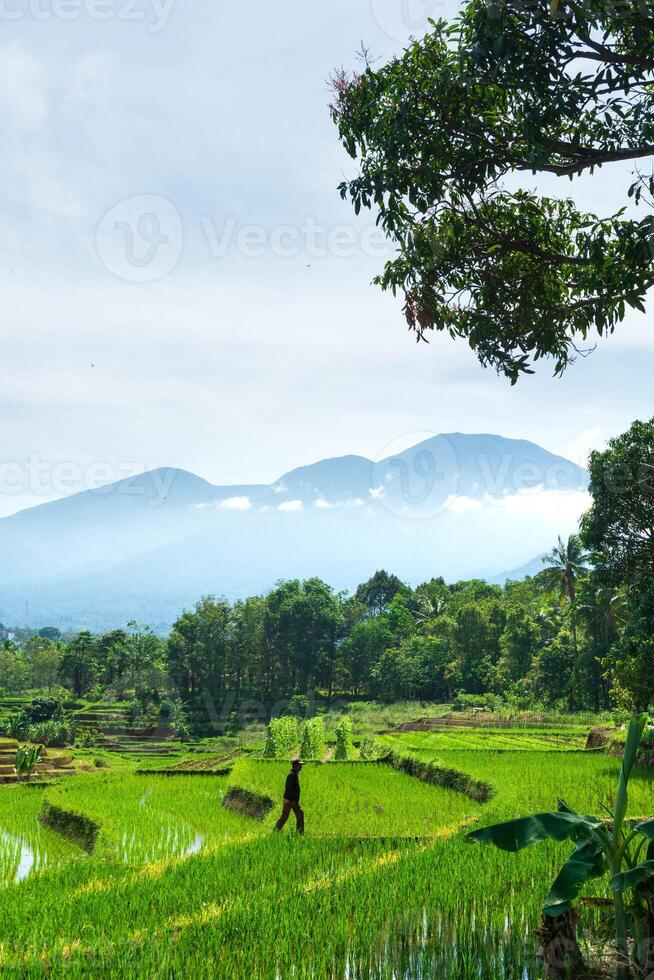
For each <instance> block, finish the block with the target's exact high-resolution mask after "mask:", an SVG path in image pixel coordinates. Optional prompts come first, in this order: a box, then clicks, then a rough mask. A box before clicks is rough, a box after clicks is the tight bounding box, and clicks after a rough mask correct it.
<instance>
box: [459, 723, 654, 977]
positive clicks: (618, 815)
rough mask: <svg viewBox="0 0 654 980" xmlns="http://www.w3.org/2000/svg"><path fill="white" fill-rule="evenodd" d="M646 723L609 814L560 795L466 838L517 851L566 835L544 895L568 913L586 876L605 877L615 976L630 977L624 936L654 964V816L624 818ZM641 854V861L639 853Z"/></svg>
mask: <svg viewBox="0 0 654 980" xmlns="http://www.w3.org/2000/svg"><path fill="white" fill-rule="evenodd" d="M646 726H647V714H641V715H636V716H635V717H634V718H632V719H631V722H630V724H629V730H628V732H627V740H626V743H625V748H624V754H623V758H622V765H621V767H620V778H619V781H618V789H617V794H616V798H615V805H614V810H613V813H612V814H611V815H610V818H609V819H600V818H598V817H593V816H584V815H582V814H580V813H576V812H575V811H574V810H571V809H570V807H569V806H567V805H566V804H565V803H564V802H563V801H562V800H559V804H558V809H557V810H556V811H553V812H549V813H537V814H534V815H533V816H530V817H522V818H521V819H519V820H510V821H508V822H507V823H501V824H496V825H494V826H492V827H484V828H482V829H481V830H476V831H474V833H471V834H468V840H469V841H471V842H477V843H481V844H494V845H495V847H499V848H500V849H501V850H503V851H521V850H522V849H523V848H525V847H529V846H530V845H532V844H538V843H540V842H541V841H544V840H555V841H564V840H571V841H572V842H573V843H574V844H575V849H574V851H573V852H572V854H571V855H570V857H569V858H568V860H567V861H566V862H565V864H564V865H563V867H562V868H561V870H560V872H559V874H558V875H557V877H556V880H555V881H554V884H553V885H552V887H551V889H550V891H549V894H548V895H547V897H546V899H545V903H544V906H543V912H544V914H545V915H546V916H550V917H551V918H558V917H559V916H562V915H563V914H564V913H566V912H567V911H568V910H569V909H570V908H571V905H572V902H573V901H574V900H575V899H576V898H577V896H578V895H579V893H580V892H581V890H582V888H583V887H584V885H585V884H586V882H588V881H590V880H591V879H592V878H601V877H604V876H610V888H611V890H612V892H613V910H614V915H615V933H616V949H617V961H616V964H617V965H616V980H628V978H629V977H630V976H631V968H630V963H631V962H632V961H631V960H630V950H629V940H630V934H631V938H633V940H634V958H635V961H636V964H637V966H638V968H639V970H643V969H650V970H654V962H652V961H653V958H654V819H651V820H644V821H634V820H628V819H627V806H628V801H629V796H628V787H629V779H630V776H631V773H632V770H633V767H634V764H635V762H636V756H637V754H638V748H639V746H640V743H641V740H642V737H643V733H644V731H645V728H646ZM643 858H644V860H643Z"/></svg>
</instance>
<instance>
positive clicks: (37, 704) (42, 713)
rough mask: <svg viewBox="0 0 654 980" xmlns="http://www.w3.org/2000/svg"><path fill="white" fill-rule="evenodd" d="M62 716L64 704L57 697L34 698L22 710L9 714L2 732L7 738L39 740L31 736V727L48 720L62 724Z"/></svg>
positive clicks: (63, 716)
mask: <svg viewBox="0 0 654 980" xmlns="http://www.w3.org/2000/svg"><path fill="white" fill-rule="evenodd" d="M64 718H65V715H64V706H63V704H62V702H61V701H60V700H59V698H34V700H33V701H32V702H31V703H30V704H28V705H26V706H25V707H24V708H23V710H22V711H19V712H17V713H16V714H14V715H10V716H9V718H8V719H7V721H6V723H5V725H4V733H5V735H7V737H8V738H15V739H17V740H20V739H29V740H30V741H41V740H40V739H33V738H32V736H31V734H30V732H31V729H32V728H33V727H34V726H35V725H41V724H46V723H49V722H54V723H56V724H63V722H64Z"/></svg>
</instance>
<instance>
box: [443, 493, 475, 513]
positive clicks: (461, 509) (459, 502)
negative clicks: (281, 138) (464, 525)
mask: <svg viewBox="0 0 654 980" xmlns="http://www.w3.org/2000/svg"><path fill="white" fill-rule="evenodd" d="M483 506H484V504H483V502H482V501H481V500H475V499H474V497H464V496H457V495H456V494H453V493H451V494H450V496H449V497H448V498H447V500H446V501H445V503H444V504H443V508H444V509H445V510H449V511H450V513H452V514H467V513H468V512H469V511H471V510H481V509H482V508H483Z"/></svg>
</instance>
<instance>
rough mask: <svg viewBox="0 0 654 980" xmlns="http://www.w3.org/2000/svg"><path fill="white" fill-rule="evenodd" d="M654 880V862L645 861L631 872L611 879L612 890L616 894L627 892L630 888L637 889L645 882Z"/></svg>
mask: <svg viewBox="0 0 654 980" xmlns="http://www.w3.org/2000/svg"><path fill="white" fill-rule="evenodd" d="M650 878H654V861H644V862H643V864H639V865H638V866H637V867H635V868H632V869H631V871H623V872H621V873H620V874H618V875H614V876H613V877H612V878H611V888H612V889H613V891H614V892H625V891H628V889H630V888H635V887H636V885H640V884H641V883H642V882H643V881H648V880H649V879H650Z"/></svg>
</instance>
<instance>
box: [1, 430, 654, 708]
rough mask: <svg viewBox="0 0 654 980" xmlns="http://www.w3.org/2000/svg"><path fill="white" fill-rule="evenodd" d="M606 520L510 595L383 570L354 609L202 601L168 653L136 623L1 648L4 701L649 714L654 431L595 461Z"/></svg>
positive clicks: (282, 589)
mask: <svg viewBox="0 0 654 980" xmlns="http://www.w3.org/2000/svg"><path fill="white" fill-rule="evenodd" d="M590 491H591V494H592V497H593V506H592V507H591V509H590V511H589V512H588V514H586V515H585V517H584V518H583V521H582V526H581V533H580V535H573V536H571V537H570V538H569V539H568V540H566V541H562V540H559V542H558V544H557V545H556V547H555V548H554V549H553V551H552V553H551V554H550V555H548V556H546V558H545V559H544V561H543V570H542V571H541V572H540V573H539V574H537V575H535V576H534V577H532V578H527V579H525V580H524V581H521V582H508V583H507V584H506V585H504V586H499V585H491V584H489V583H487V582H484V581H480V580H472V581H464V582H457V583H454V584H448V583H446V582H445V581H444V579H442V578H438V577H437V578H433V579H431V580H430V581H428V582H425V583H423V584H421V585H419V586H418V587H416V588H411V587H410V586H409V585H407V584H406V583H404V582H402V581H401V580H400V579H399V578H397V577H396V576H395V575H393V574H392V573H389V572H386V571H378V572H377V573H376V574H375V575H373V576H372V578H370V579H369V580H368V581H367V582H364V583H362V584H361V585H360V586H359V587H358V588H357V589H356V591H355V592H354V594H352V595H350V594H347V593H344V592H336V591H334V590H333V589H332V588H331V587H330V586H329V585H328V584H327V583H325V582H324V581H322V580H321V579H319V578H309V579H306V580H304V581H300V580H299V579H296V580H291V581H284V582H280V583H278V584H277V585H276V587H275V588H274V589H272V591H271V592H270V593H268V594H267V595H265V596H253V597H250V598H247V599H244V600H242V601H239V602H236V603H233V604H232V603H229V602H228V601H227V600H225V599H221V598H215V597H205V598H203V599H201V600H200V601H199V602H198V603H197V605H196V606H195V608H194V609H192V610H188V611H186V612H183V613H182V614H181V615H180V617H179V618H178V620H177V622H176V623H175V624H174V626H173V629H172V631H171V633H170V635H169V636H168V637H167V638H162V637H159V636H156V635H155V634H154V633H153V632H152V631H151V630H149V629H147V628H143V627H139V626H138V625H137V624H135V623H130V624H129V625H128V627H127V628H126V629H116V630H112V631H111V632H108V633H105V634H103V635H101V636H96V635H93V634H91V633H90V632H81V633H78V634H77V635H75V636H73V637H71V638H70V639H68V640H63V639H61V638H59V637H57V636H56V635H55V634H56V631H52V630H43V631H41V633H40V634H37V635H34V636H30V637H29V638H27V639H25V640H23V641H22V642H20V643H16V642H12V641H6V642H4V644H3V645H2V648H0V688H1V689H3V691H4V692H5V693H7V692H21V691H27V690H47V691H51V690H53V689H55V688H56V687H58V686H62V687H63V688H65V690H66V691H67V692H68V693H69V694H70V695H72V696H74V697H81V696H93V697H96V696H97V697H101V696H103V695H104V694H106V693H107V692H110V693H112V694H115V696H117V697H118V696H121V695H122V694H125V693H127V692H133V691H136V692H137V693H139V692H146V693H148V692H149V693H151V694H152V695H153V696H160V695H162V694H170V693H173V694H174V695H176V696H177V697H178V698H179V699H181V700H182V701H184V702H187V703H189V704H193V703H196V702H197V703H199V702H201V701H205V703H206V701H207V699H210V700H211V701H212V702H213V703H214V704H219V703H221V702H223V701H224V700H225V699H226V698H227V697H228V696H233V697H234V699H235V701H236V702H243V701H245V700H248V699H256V700H258V701H261V702H263V703H264V704H271V703H274V702H275V701H278V700H280V699H283V698H288V697H291V696H293V695H307V694H315V693H319V694H320V695H321V696H325V697H327V698H334V697H343V696H345V697H351V698H375V699H380V700H384V701H392V700H397V699H420V700H429V701H451V700H453V699H454V698H455V697H456V696H457V695H462V694H463V695H471V696H475V697H477V698H478V699H479V703H481V704H483V703H484V699H485V698H486V697H487V696H491V695H494V696H496V697H499V698H502V699H503V700H504V701H505V702H507V703H509V704H511V705H514V706H516V707H524V708H528V707H532V706H534V705H537V704H542V705H545V706H552V707H557V708H562V709H566V710H577V709H594V710H600V709H608V708H612V707H615V706H616V705H617V706H619V707H623V708H625V710H629V709H631V708H640V707H646V706H647V705H648V704H649V703H650V701H651V699H652V695H653V694H654V669H652V668H653V667H654V629H653V627H654V585H653V584H652V582H653V576H652V572H654V530H653V529H654V420H652V421H650V422H649V423H634V425H633V426H632V428H631V429H630V430H629V432H628V433H626V434H625V435H624V436H622V437H620V438H619V439H616V440H613V441H612V443H611V444H610V445H609V448H608V449H607V450H606V452H603V453H594V454H593V455H592V457H591V461H590Z"/></svg>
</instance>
